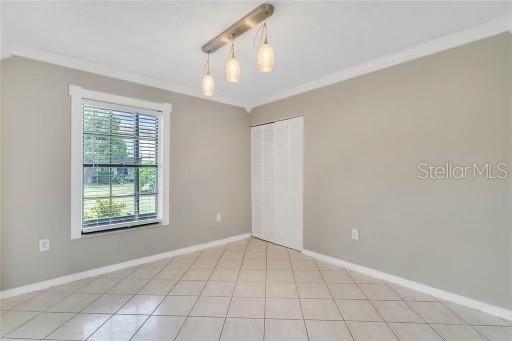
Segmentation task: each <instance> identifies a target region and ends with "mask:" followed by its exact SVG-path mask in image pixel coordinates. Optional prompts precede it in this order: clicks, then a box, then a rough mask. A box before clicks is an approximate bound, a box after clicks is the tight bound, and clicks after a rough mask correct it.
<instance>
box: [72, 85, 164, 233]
mask: <svg viewBox="0 0 512 341" xmlns="http://www.w3.org/2000/svg"><path fill="white" fill-rule="evenodd" d="M69 95H70V96H71V239H79V238H81V237H82V236H83V234H82V218H83V217H82V212H83V210H82V191H83V179H82V178H83V149H82V148H83V109H82V108H83V101H84V100H92V101H100V102H107V103H111V104H113V105H116V104H117V105H125V106H130V107H135V108H140V109H146V110H151V111H154V112H156V116H157V117H158V126H159V132H158V133H159V139H160V140H159V145H158V155H159V156H160V157H159V160H158V218H157V220H158V221H157V222H158V223H159V224H160V225H168V224H169V206H170V205H169V182H170V178H169V173H170V172H169V168H170V162H169V158H170V132H171V123H170V121H171V111H172V105H171V104H170V103H155V102H149V101H144V100H140V99H135V98H129V97H123V96H117V95H112V94H109V93H104V92H98V91H93V90H87V89H84V88H82V87H80V86H77V85H70V86H69ZM153 114H155V113H153ZM127 225H128V226H137V225H140V222H139V223H137V222H134V223H131V224H127ZM124 227H127V226H124ZM110 231H112V230H110ZM103 232H109V230H104V231H103Z"/></svg>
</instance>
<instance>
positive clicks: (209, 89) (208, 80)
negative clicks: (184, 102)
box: [202, 54, 215, 97]
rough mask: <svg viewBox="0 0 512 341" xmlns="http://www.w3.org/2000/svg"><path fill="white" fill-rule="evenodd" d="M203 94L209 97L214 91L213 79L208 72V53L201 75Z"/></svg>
mask: <svg viewBox="0 0 512 341" xmlns="http://www.w3.org/2000/svg"><path fill="white" fill-rule="evenodd" d="M202 85H203V95H205V96H208V97H211V96H213V93H214V92H215V80H214V79H213V76H212V75H211V74H210V54H208V60H207V62H206V72H205V74H204V76H203V84H202Z"/></svg>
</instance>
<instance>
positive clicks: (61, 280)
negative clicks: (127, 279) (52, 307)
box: [0, 233, 251, 298]
mask: <svg viewBox="0 0 512 341" xmlns="http://www.w3.org/2000/svg"><path fill="white" fill-rule="evenodd" d="M250 236H251V234H250V233H244V234H240V235H237V236H232V237H228V238H224V239H219V240H214V241H212V242H208V243H203V244H198V245H192V246H189V247H185V248H183V249H177V250H173V251H168V252H163V253H158V254H156V255H152V256H147V257H141V258H136V259H132V260H129V261H126V262H122V263H117V264H112V265H107V266H103V267H101V268H95V269H91V270H87V271H83V272H77V273H74V274H71V275H66V276H62V277H57V278H53V279H49V280H47V281H43V282H37V283H33V284H29V285H24V286H21V287H17V288H13V289H8V290H4V291H0V298H7V297H12V296H17V295H21V294H26V293H29V292H32V291H38V290H44V289H48V288H50V287H53V286H56V285H60V284H65V283H69V282H73V281H77V280H79V279H84V278H88V277H94V276H99V275H102V274H105V273H108V272H112V271H116V270H122V269H126V268H130V267H132V266H137V265H141V264H146V263H151V262H155V261H158V260H161V259H164V258H169V257H176V256H180V255H184V254H187V253H193V252H196V251H201V250H204V249H208V248H211V247H215V246H220V245H224V244H228V243H232V242H236V241H239V240H243V239H247V238H249V237H250Z"/></svg>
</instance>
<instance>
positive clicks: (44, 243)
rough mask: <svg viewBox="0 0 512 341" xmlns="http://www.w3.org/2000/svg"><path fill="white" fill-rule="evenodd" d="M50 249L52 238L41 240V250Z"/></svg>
mask: <svg viewBox="0 0 512 341" xmlns="http://www.w3.org/2000/svg"><path fill="white" fill-rule="evenodd" d="M49 250H50V239H41V240H40V241H39V251H41V252H44V251H49Z"/></svg>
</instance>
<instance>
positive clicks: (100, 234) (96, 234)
mask: <svg viewBox="0 0 512 341" xmlns="http://www.w3.org/2000/svg"><path fill="white" fill-rule="evenodd" d="M165 226H168V225H162V223H161V222H156V223H154V224H148V225H139V226H137V225H135V226H133V227H123V228H118V229H113V230H104V231H98V232H89V233H82V236H81V237H80V238H78V239H83V238H95V237H104V236H109V235H112V234H118V233H125V232H135V231H141V230H149V229H156V228H160V227H165Z"/></svg>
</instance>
